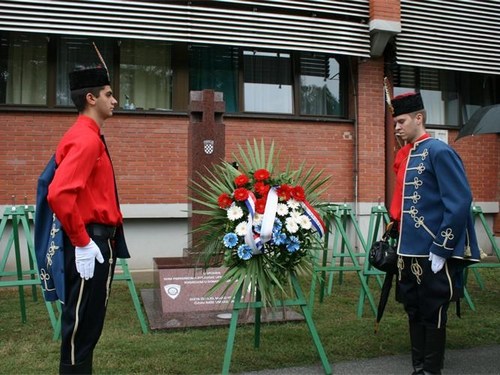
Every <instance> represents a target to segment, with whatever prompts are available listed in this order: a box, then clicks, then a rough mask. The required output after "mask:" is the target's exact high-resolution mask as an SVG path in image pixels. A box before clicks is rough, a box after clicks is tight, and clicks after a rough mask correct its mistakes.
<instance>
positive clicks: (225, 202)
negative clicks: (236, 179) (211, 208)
mask: <svg viewBox="0 0 500 375" xmlns="http://www.w3.org/2000/svg"><path fill="white" fill-rule="evenodd" d="M232 203H233V200H232V199H231V197H230V196H229V194H227V193H222V194H221V195H219V198H218V199H217V204H218V205H219V207H220V208H229V207H230V206H231V204H232Z"/></svg>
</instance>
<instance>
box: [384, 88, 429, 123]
mask: <svg viewBox="0 0 500 375" xmlns="http://www.w3.org/2000/svg"><path fill="white" fill-rule="evenodd" d="M391 104H392V106H393V108H394V112H393V114H392V116H393V117H396V116H399V115H404V114H405V113H412V112H417V111H421V110H423V109H424V102H423V101H422V96H421V95H420V93H419V92H408V93H405V94H401V95H398V96H396V97H394V98H393V99H392V100H391Z"/></svg>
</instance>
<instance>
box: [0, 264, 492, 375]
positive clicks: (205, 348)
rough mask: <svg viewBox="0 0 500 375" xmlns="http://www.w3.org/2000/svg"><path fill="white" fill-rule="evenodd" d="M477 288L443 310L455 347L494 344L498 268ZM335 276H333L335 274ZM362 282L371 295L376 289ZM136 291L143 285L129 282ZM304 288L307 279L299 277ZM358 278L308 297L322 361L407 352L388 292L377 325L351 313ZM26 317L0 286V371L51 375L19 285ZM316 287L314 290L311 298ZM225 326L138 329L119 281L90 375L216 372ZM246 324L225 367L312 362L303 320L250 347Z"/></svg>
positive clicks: (40, 319) (43, 318)
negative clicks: (376, 328) (459, 307)
mask: <svg viewBox="0 0 500 375" xmlns="http://www.w3.org/2000/svg"><path fill="white" fill-rule="evenodd" d="M480 274H481V277H482V280H483V281H484V285H485V288H484V289H483V290H481V289H480V288H479V286H478V284H477V283H476V280H475V279H474V278H473V277H471V278H470V279H469V292H470V294H471V296H472V299H473V301H474V303H475V306H476V309H477V311H475V312H474V311H472V310H471V309H470V307H469V305H468V304H467V303H466V302H465V300H462V318H461V319H459V318H458V317H457V316H456V315H455V314H454V311H455V309H454V305H453V306H451V307H450V310H449V322H448V343H447V347H448V348H452V349H461V348H468V347H475V346H483V345H490V344H500V330H499V329H498V327H500V314H498V311H500V283H499V281H500V270H495V269H489V270H488V269H482V270H480ZM337 280H338V279H337ZM374 281H375V280H373V279H372V280H371V281H370V286H371V289H372V290H373V291H374V295H375V300H376V301H378V288H377V287H376V285H375V282H374ZM136 287H137V290H140V289H142V288H151V287H152V286H151V285H146V284H137V285H136ZM302 287H303V291H304V292H305V293H306V294H308V292H309V289H308V288H309V286H308V285H307V283H303V286H302ZM359 288H360V283H359V280H358V279H357V277H356V275H355V274H354V273H352V272H349V273H345V274H344V280H343V283H342V284H341V285H339V284H338V282H336V283H335V284H334V288H333V293H332V295H330V296H325V299H324V302H323V303H319V302H318V298H316V303H315V305H314V311H313V317H314V321H315V325H316V328H317V330H318V332H319V336H320V339H321V341H322V343H323V347H324V349H325V351H326V354H327V356H328V359H329V361H330V362H332V363H335V362H339V361H345V360H353V359H358V358H370V357H377V356H384V355H391V354H406V353H409V342H408V338H407V323H406V315H405V313H404V311H403V308H402V306H401V305H400V304H398V303H396V302H395V301H394V298H393V294H392V295H391V299H390V301H389V303H388V305H387V308H386V313H385V315H384V318H383V320H382V322H381V326H380V331H379V333H378V334H377V335H375V334H374V333H373V327H374V316H373V314H372V313H371V310H370V308H369V306H368V303H366V304H365V307H364V314H363V317H362V318H358V317H357V316H356V307H357V302H358V295H359ZM26 295H27V296H28V298H27V316H28V317H27V320H28V321H27V322H26V323H22V322H21V315H20V308H19V298H18V292H17V289H12V288H2V289H0V358H1V360H0V374H14V373H16V374H40V373H46V374H55V373H57V371H58V363H59V342H57V341H53V340H52V329H51V326H50V323H49V318H48V315H47V311H46V309H45V306H44V304H43V303H42V302H41V300H40V298H39V300H38V302H34V301H33V300H32V298H31V295H30V289H29V288H26ZM317 296H318V291H317V290H316V297H317ZM227 334H228V328H227V327H222V328H221V327H218V328H202V329H199V328H196V329H184V330H162V331H153V332H152V333H150V334H147V335H143V334H142V333H141V329H140V325H139V321H138V319H137V315H136V313H135V309H134V307H133V304H132V301H131V298H130V294H129V291H128V288H127V286H126V283H124V282H122V281H117V282H115V283H114V286H113V293H112V296H111V300H110V305H109V310H108V315H107V319H106V324H105V328H104V332H103V334H102V337H101V340H100V342H99V344H98V345H97V348H96V350H95V352H94V372H95V373H96V374H217V373H220V372H221V369H222V363H223V358H224V351H225V347H226V339H227ZM253 345H254V342H253V326H252V325H247V326H239V327H238V329H237V331H236V340H235V345H234V350H233V355H232V361H231V372H234V373H239V372H248V371H256V370H262V369H272V368H285V367H294V366H308V365H313V364H314V365H320V360H319V357H318V355H317V352H316V349H315V347H314V344H313V341H312V339H311V337H310V334H309V331H308V329H307V326H306V324H305V323H304V322H293V323H283V324H263V325H262V330H261V342H260V348H258V349H255V348H254V346H253Z"/></svg>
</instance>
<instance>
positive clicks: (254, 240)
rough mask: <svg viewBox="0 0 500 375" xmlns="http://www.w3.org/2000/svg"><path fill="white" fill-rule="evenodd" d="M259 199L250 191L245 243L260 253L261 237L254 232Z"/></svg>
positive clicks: (246, 201)
mask: <svg viewBox="0 0 500 375" xmlns="http://www.w3.org/2000/svg"><path fill="white" fill-rule="evenodd" d="M256 201H257V199H256V198H255V195H254V194H253V193H252V192H249V194H248V198H247V199H246V200H245V205H246V206H247V209H248V219H247V232H246V234H245V243H246V244H247V245H248V246H250V248H251V249H252V253H253V254H260V253H261V251H260V249H262V242H261V240H260V237H259V236H258V235H256V234H255V233H254V232H253V219H254V217H255V202H256Z"/></svg>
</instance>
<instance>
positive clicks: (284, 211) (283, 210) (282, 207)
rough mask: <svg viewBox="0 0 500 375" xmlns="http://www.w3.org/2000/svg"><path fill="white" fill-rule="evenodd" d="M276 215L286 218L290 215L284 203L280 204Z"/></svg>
mask: <svg viewBox="0 0 500 375" xmlns="http://www.w3.org/2000/svg"><path fill="white" fill-rule="evenodd" d="M276 213H277V214H278V216H285V215H286V214H287V213H288V206H287V205H286V204H284V203H278V207H277V208H276Z"/></svg>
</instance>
